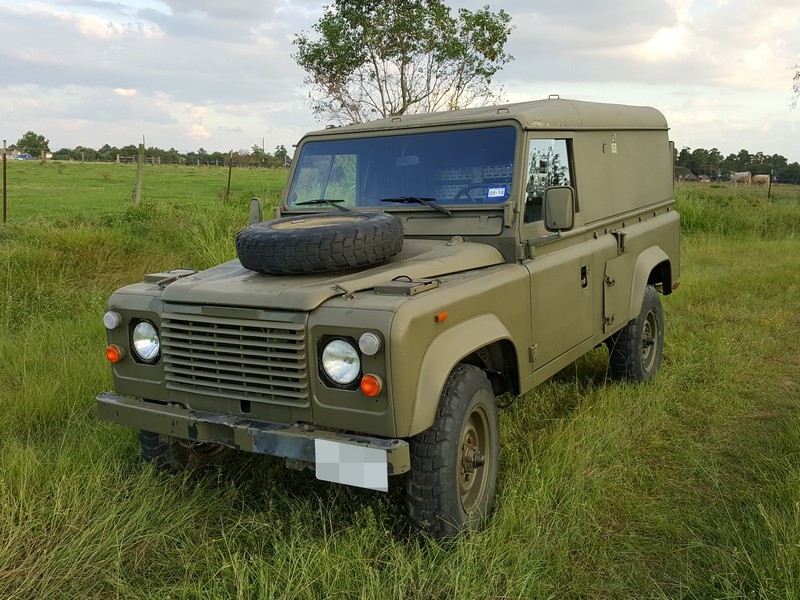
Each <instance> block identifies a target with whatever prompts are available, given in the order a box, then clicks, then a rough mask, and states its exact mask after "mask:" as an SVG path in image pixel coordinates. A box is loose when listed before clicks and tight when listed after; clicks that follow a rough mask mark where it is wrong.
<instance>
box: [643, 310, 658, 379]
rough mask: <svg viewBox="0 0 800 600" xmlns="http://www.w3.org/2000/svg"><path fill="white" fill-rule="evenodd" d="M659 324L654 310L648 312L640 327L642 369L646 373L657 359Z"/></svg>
mask: <svg viewBox="0 0 800 600" xmlns="http://www.w3.org/2000/svg"><path fill="white" fill-rule="evenodd" d="M660 327H661V324H660V323H659V321H658V314H657V313H656V311H655V310H650V311H648V313H647V316H646V317H645V319H644V326H643V327H642V368H643V369H644V371H645V372H646V373H649V372H650V370H651V369H652V368H653V365H655V363H656V360H657V359H658V340H659V329H660Z"/></svg>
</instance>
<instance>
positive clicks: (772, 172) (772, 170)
mask: <svg viewBox="0 0 800 600" xmlns="http://www.w3.org/2000/svg"><path fill="white" fill-rule="evenodd" d="M774 173H775V169H770V172H769V187H768V188H767V202H769V196H770V194H771V193H772V175H773V174H774Z"/></svg>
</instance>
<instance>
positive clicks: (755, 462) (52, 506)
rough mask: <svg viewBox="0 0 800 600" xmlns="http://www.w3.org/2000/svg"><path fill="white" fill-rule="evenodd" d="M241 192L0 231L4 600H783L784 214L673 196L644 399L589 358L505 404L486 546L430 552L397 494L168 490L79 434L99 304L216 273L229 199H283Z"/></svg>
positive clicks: (320, 486)
mask: <svg viewBox="0 0 800 600" xmlns="http://www.w3.org/2000/svg"><path fill="white" fill-rule="evenodd" d="M45 166H46V167H49V166H50V165H45ZM26 167H29V168H30V167H32V169H31V171H32V172H36V173H39V174H41V173H42V172H43V171H36V168H38V167H40V165H37V164H34V165H26ZM66 167H67V168H66V169H65V172H66V171H67V169H69V168H72V167H77V168H82V169H84V170H83V171H82V173H83V177H84V178H86V179H87V180H88V181H89V182H90V183H91V184H92V185H94V184H93V183H92V182H93V181H94V179H96V178H95V175H96V174H97V173H102V170H101V169H105V168H108V166H107V165H101V166H97V165H76V164H73V165H66ZM88 167H92V168H91V169H90V168H88ZM124 168H127V167H120V169H124ZM152 169H153V173H154V174H151V175H150V178H151V181H155V178H156V174H155V173H157V172H158V169H165V167H152ZM167 169H169V168H167ZM48 173H50V174H52V175H53V178H52V180H50V185H52V186H56V185H58V184H57V181H58V178H57V177H55V175H57V171H56V170H55V169H54V170H53V171H48ZM126 173H127V172H126ZM131 173H132V171H131ZM258 173H259V172H256V171H254V172H252V174H253V175H257V174H258ZM236 174H237V172H236V171H235V172H234V176H235V175H236ZM260 175H261V177H262V178H263V179H264V180H265V181H267V183H261V184H259V183H257V182H256V183H253V184H252V185H251V186H250V189H247V190H243V191H240V192H239V193H238V196H237V199H234V200H232V201H229V202H227V203H224V202H222V200H221V198H220V197H219V196H218V192H219V190H220V189H222V190H224V184H225V181H224V180H223V183H222V184H221V188H220V187H219V186H218V185H217V184H216V183H215V184H214V186H217V187H214V186H211V187H212V188H213V189H211V190H206V191H205V192H201V191H199V190H195V191H193V192H191V193H190V194H189V195H190V196H191V198H189V197H188V196H185V195H181V192H180V191H175V190H181V189H184V186H183V184H181V185H178V184H177V183H176V184H175V187H174V188H173V187H171V186H172V184H170V183H169V182H168V181H166V182H162V185H163V186H164V189H163V190H161V191H159V192H158V193H159V194H160V196H159V197H158V198H156V197H154V195H155V193H156V192H155V191H152V192H150V194H151V195H150V196H148V198H147V199H146V201H145V203H144V204H143V205H142V206H140V207H133V206H132V205H130V203H129V201H128V199H127V198H128V197H129V194H130V190H132V180H130V182H129V183H126V184H125V185H124V186H123V185H122V184H120V186H119V194H120V195H118V196H114V197H111V196H110V195H109V196H108V197H105V198H104V197H103V196H102V194H101V195H97V196H94V197H93V199H89V195H88V193H87V199H86V204H85V205H84V206H83V209H82V210H78V208H77V207H72V206H70V210H62V209H60V208H58V204H59V202H60V201H59V200H52V199H51V198H52V193H51V192H49V191H47V187H46V185H45V183H46V182H45V181H42V182H40V185H41V186H43V187H42V188H41V191H40V192H37V196H38V197H39V198H40V200H39V201H38V204H36V203H33V204H30V205H27V206H28V207H27V209H26V210H27V211H28V212H27V214H26V216H25V217H24V218H22V217H20V218H19V219H17V218H15V219H14V220H12V222H11V223H10V224H8V225H6V226H4V227H2V228H0V331H1V332H2V335H0V598H13V599H17V598H20V599H28V598H31V599H33V598H37V599H38V598H48V599H49V598H87V597H97V598H141V599H145V598H208V599H211V598H246V599H250V598H309V599H312V598H313V599H317V598H398V599H399V598H415V599H416V598H431V599H434V598H436V599H438V598H476V599H477V598H763V599H769V598H800V575H799V574H800V426H798V423H800V409H799V408H798V402H800V358H799V357H800V336H798V332H800V277H798V275H797V266H798V256H800V240H798V236H797V223H798V219H800V203H798V202H797V200H796V199H793V198H792V197H786V198H778V199H776V200H775V201H773V202H770V203H761V202H755V203H754V201H753V200H754V196H751V195H749V194H753V193H754V192H753V191H752V190H749V191H747V190H746V191H742V190H732V189H729V188H711V187H708V186H704V187H700V186H693V187H690V186H686V187H682V188H679V190H678V203H679V209H680V211H681V212H682V214H683V215H684V218H685V229H686V233H685V235H684V237H683V241H682V267H683V268H682V276H681V283H682V285H681V287H680V289H679V290H678V291H677V292H676V293H675V294H673V295H672V296H670V297H667V298H665V299H664V306H665V313H666V325H667V346H666V350H665V355H664V364H663V367H662V371H661V372H660V373H659V376H658V378H657V380H656V381H655V382H654V383H653V384H651V385H646V386H631V385H621V384H616V383H611V382H609V381H607V379H606V375H607V372H606V368H607V362H606V352H605V350H604V349H597V350H595V351H593V352H592V353H590V354H588V355H587V356H585V357H584V358H582V359H581V360H579V361H578V362H576V363H575V364H574V365H572V366H571V367H569V368H567V369H565V370H564V371H562V372H561V373H559V374H558V375H557V376H556V377H555V378H553V379H552V380H551V381H549V382H547V383H545V384H543V385H542V386H539V387H538V388H536V389H535V390H534V391H533V392H531V393H530V394H528V395H527V396H525V397H524V398H520V399H518V400H517V401H516V402H515V403H513V404H512V405H511V406H510V407H509V408H508V409H506V410H504V411H503V412H502V413H501V428H502V434H503V444H502V449H501V466H502V469H501V476H500V477H501V478H500V482H499V494H498V499H497V510H496V513H495V515H494V518H493V520H492V522H491V525H490V527H489V528H488V529H487V530H486V531H484V532H482V533H480V534H477V535H474V536H471V537H468V538H463V539H458V540H456V541H454V542H452V543H448V544H443V545H438V544H435V543H432V542H430V541H428V540H427V539H425V538H423V537H421V536H418V535H415V534H413V533H411V532H410V531H409V530H408V528H407V526H406V524H405V521H404V518H403V516H402V511H401V509H400V508H399V507H398V491H397V490H396V489H395V490H393V491H392V492H390V494H388V495H384V494H380V493H377V492H369V491H362V490H355V489H351V488H343V487H338V486H333V485H329V484H325V483H322V482H317V481H316V480H315V479H314V477H313V475H312V474H309V473H296V472H293V471H287V470H285V469H284V468H283V466H282V464H281V463H280V461H277V460H274V459H271V458H269V457H258V456H240V457H237V458H236V459H235V460H234V461H233V463H232V464H230V465H229V466H228V467H227V468H225V469H221V470H211V471H208V472H205V473H201V474H194V475H187V476H165V475H162V474H159V473H157V472H155V471H153V470H152V469H151V468H149V467H145V466H143V465H142V464H141V463H140V462H139V460H138V444H137V440H136V436H135V432H133V431H131V430H128V429H126V428H123V427H118V426H114V425H110V424H107V423H102V422H100V421H99V420H98V419H97V417H96V413H95V408H94V395H95V394H96V393H97V392H98V391H100V390H105V389H110V388H111V385H112V383H111V377H110V373H109V369H108V367H107V364H105V361H104V358H103V356H102V349H103V347H104V340H105V338H104V330H103V327H102V323H101V317H102V314H103V311H104V306H105V301H106V298H107V297H108V295H109V293H110V292H111V291H112V290H113V289H114V288H116V287H117V286H119V285H122V284H124V283H128V282H131V281H136V280H139V279H140V278H141V276H142V274H144V273H145V272H149V271H158V270H162V269H167V268H171V267H175V266H194V267H206V266H210V265H212V264H215V263H216V262H219V261H221V260H224V259H226V258H230V257H232V256H234V255H235V252H234V249H233V246H232V238H233V234H234V232H235V231H236V230H237V229H239V228H241V227H242V226H243V225H244V224H245V222H246V219H247V212H246V203H247V198H248V197H249V195H251V192H253V194H254V195H259V192H258V191H257V190H259V189H265V188H266V187H268V186H270V185H273V186H274V188H275V189H278V188H279V187H280V182H275V183H269V181H268V180H269V177H271V176H272V174H271V173H266V174H265V173H263V172H261V174H260ZM112 177H113V175H112ZM145 177H146V181H147V177H148V174H147V172H146V175H145ZM78 179H79V178H76V180H75V184H74V185H75V189H76V190H78V189H79V181H78ZM257 180H258V178H256V181H257ZM176 181H177V179H176ZM197 185H198V186H199V185H200V184H199V183H198V184H197ZM259 185H260V186H261V187H259ZM59 189H60V188H59ZM145 189H146V190H147V189H148V186H147V184H146V185H145ZM170 190H173V191H174V193H175V195H174V197H173V196H171V195H170ZM59 194H63V193H62V192H61V191H59ZM80 195H81V194H80V192H79V191H78V192H76V193H75V195H74V196H73V197H74V198H77V197H79V196H80ZM260 195H264V196H266V195H267V194H263V193H261V194H260ZM41 198H44V200H41ZM17 202H18V203H19V204H18V206H17V207H18V209H20V210H21V206H22V201H21V200H17ZM117 202H119V206H116V203H117ZM112 204H113V205H114V206H113V209H112V208H111V205H112ZM73 209H74V210H73Z"/></svg>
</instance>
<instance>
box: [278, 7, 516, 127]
mask: <svg viewBox="0 0 800 600" xmlns="http://www.w3.org/2000/svg"><path fill="white" fill-rule="evenodd" d="M510 23H511V16H510V15H509V14H508V13H506V12H505V11H503V10H500V11H499V12H497V13H493V12H491V11H490V10H489V7H488V6H484V8H483V9H481V10H478V11H475V12H472V11H469V10H466V9H459V11H458V17H453V16H452V15H451V12H450V8H449V7H448V6H446V5H445V4H444V1H443V0H387V1H386V2H380V3H379V2H372V1H367V0H334V2H333V5H332V6H328V7H326V9H325V13H324V15H323V16H322V17H321V18H320V20H319V21H318V22H317V23H316V24H315V25H314V26H313V30H314V32H315V33H316V34H317V36H318V39H314V40H312V39H311V38H310V37H309V36H308V35H307V34H306V33H300V34H298V35H296V36H295V39H294V45H295V47H296V48H297V52H296V53H295V54H293V55H292V58H294V60H295V61H296V62H297V64H298V65H299V66H300V67H302V68H303V70H305V71H306V73H307V76H306V79H305V83H306V84H308V85H310V86H311V94H310V97H311V102H312V109H313V111H314V114H315V116H316V117H317V118H318V119H320V120H327V119H332V120H333V121H335V122H338V123H340V124H344V123H361V122H364V121H367V120H370V119H374V118H379V117H387V116H390V115H403V114H406V113H417V112H432V111H436V110H444V109H457V108H464V107H467V106H474V105H483V104H487V103H489V102H491V101H492V100H497V99H498V98H499V92H501V91H502V90H499V89H498V88H497V87H496V86H493V85H492V77H493V76H494V74H495V73H497V71H499V70H500V69H502V68H503V66H504V65H505V64H506V63H508V62H509V61H510V60H513V57H512V56H510V55H509V54H506V52H505V51H504V47H505V43H506V41H507V39H508V36H509V35H510V33H511V31H512V29H513V27H512V26H511V25H510Z"/></svg>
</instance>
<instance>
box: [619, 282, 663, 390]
mask: <svg viewBox="0 0 800 600" xmlns="http://www.w3.org/2000/svg"><path fill="white" fill-rule="evenodd" d="M606 344H607V345H608V349H609V354H610V357H609V365H610V369H611V375H612V377H614V378H615V379H623V380H627V381H650V380H651V379H653V378H654V377H655V376H656V373H657V372H658V369H659V367H660V366H661V355H662V354H663V351H664V313H663V311H662V309H661V299H660V298H659V295H658V291H657V290H656V288H655V287H653V286H652V285H648V286H647V287H646V288H645V292H644V300H643V301H642V311H641V312H640V313H639V315H638V316H637V317H636V318H635V319H633V320H632V321H630V322H628V324H627V325H625V327H623V328H622V329H620V330H619V331H618V332H617V333H615V334H614V335H612V336H611V337H610V338H608V340H606Z"/></svg>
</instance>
